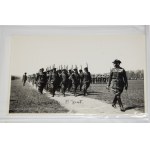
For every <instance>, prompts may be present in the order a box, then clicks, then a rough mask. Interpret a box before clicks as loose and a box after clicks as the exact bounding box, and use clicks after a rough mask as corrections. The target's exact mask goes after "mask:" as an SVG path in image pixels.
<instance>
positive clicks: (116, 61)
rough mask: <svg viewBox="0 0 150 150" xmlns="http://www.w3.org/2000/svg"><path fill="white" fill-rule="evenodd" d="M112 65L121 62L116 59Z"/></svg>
mask: <svg viewBox="0 0 150 150" xmlns="http://www.w3.org/2000/svg"><path fill="white" fill-rule="evenodd" d="M112 63H114V64H116V63H119V64H120V63H121V61H120V60H118V59H115V60H114V61H113V62H112Z"/></svg>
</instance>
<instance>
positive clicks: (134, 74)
mask: <svg viewBox="0 0 150 150" xmlns="http://www.w3.org/2000/svg"><path fill="white" fill-rule="evenodd" d="M126 74H127V77H128V79H129V80H143V79H144V70H130V71H126Z"/></svg>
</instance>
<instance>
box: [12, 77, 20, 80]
mask: <svg viewBox="0 0 150 150" xmlns="http://www.w3.org/2000/svg"><path fill="white" fill-rule="evenodd" d="M16 79H20V77H17V76H11V80H16Z"/></svg>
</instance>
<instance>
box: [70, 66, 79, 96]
mask: <svg viewBox="0 0 150 150" xmlns="http://www.w3.org/2000/svg"><path fill="white" fill-rule="evenodd" d="M71 80H72V87H73V93H74V96H77V93H76V92H77V88H78V86H79V83H80V76H79V74H78V70H77V69H76V68H75V69H74V72H73V73H72V75H71Z"/></svg>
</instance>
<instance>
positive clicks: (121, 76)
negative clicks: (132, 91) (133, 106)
mask: <svg viewBox="0 0 150 150" xmlns="http://www.w3.org/2000/svg"><path fill="white" fill-rule="evenodd" d="M120 63H121V61H120V60H118V59H116V60H114V61H113V64H114V68H113V69H112V70H111V72H110V76H109V81H108V86H107V88H108V89H109V87H110V85H111V84H112V87H111V88H112V91H113V92H114V94H115V97H114V100H113V103H112V106H113V107H116V103H117V101H118V104H119V106H120V110H121V111H125V109H124V107H123V104H122V101H121V94H122V92H123V89H124V88H125V90H127V89H128V80H127V76H126V72H125V70H124V69H123V68H121V67H120Z"/></svg>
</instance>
